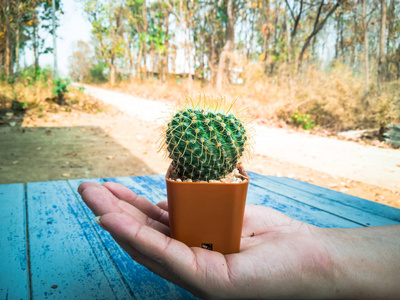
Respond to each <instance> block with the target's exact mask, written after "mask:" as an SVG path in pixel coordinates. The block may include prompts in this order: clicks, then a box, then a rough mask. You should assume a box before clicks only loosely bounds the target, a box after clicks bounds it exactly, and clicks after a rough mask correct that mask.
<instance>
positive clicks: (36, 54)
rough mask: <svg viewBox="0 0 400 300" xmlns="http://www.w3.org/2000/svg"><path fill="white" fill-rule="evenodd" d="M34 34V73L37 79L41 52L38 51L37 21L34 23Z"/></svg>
mask: <svg viewBox="0 0 400 300" xmlns="http://www.w3.org/2000/svg"><path fill="white" fill-rule="evenodd" d="M32 33H33V41H32V42H33V43H32V44H33V62H34V63H33V66H34V73H35V79H36V76H37V72H38V69H39V53H38V52H39V51H38V41H37V23H36V20H34V21H33V28H32Z"/></svg>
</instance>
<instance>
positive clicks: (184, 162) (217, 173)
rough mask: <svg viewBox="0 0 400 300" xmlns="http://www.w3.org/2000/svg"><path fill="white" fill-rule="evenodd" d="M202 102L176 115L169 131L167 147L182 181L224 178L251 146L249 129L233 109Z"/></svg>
mask: <svg viewBox="0 0 400 300" xmlns="http://www.w3.org/2000/svg"><path fill="white" fill-rule="evenodd" d="M200 100H201V99H200ZM200 103H202V102H200ZM200 103H197V104H196V105H188V107H186V108H182V109H181V110H179V111H178V112H177V113H175V115H173V117H172V119H171V120H170V122H169V123H168V127H167V130H166V137H165V138H166V139H165V146H166V148H167V150H168V152H169V158H171V159H172V165H173V167H175V170H176V173H177V176H178V177H179V178H181V179H182V180H185V179H188V178H190V179H192V180H193V181H195V180H202V181H209V180H212V179H214V180H218V179H220V178H223V177H224V176H225V175H227V174H228V173H230V172H232V171H233V169H234V168H235V167H236V166H237V164H238V162H239V159H240V158H241V156H242V154H243V153H244V151H245V149H246V147H247V145H248V135H247V132H246V129H245V127H244V126H243V124H242V122H241V121H240V120H239V118H238V117H237V116H235V114H233V113H231V112H230V110H231V108H232V106H230V107H229V108H228V109H226V110H222V109H221V108H220V105H214V106H213V105H211V106H210V105H207V104H206V103H202V104H200ZM220 103H221V102H219V104H220Z"/></svg>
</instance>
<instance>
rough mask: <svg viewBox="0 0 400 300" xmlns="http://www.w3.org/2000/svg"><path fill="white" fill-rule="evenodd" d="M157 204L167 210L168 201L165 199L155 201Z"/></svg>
mask: <svg viewBox="0 0 400 300" xmlns="http://www.w3.org/2000/svg"><path fill="white" fill-rule="evenodd" d="M157 206H158V207H159V208H161V209H163V210H165V211H168V202H167V201H161V202H158V203H157Z"/></svg>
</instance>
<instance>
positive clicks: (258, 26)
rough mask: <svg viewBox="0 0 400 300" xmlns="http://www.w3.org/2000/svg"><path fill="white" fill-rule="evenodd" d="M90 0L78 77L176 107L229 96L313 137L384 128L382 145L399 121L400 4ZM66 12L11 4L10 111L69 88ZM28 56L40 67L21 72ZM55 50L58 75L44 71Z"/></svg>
mask: <svg viewBox="0 0 400 300" xmlns="http://www.w3.org/2000/svg"><path fill="white" fill-rule="evenodd" d="M79 2H80V4H81V5H83V7H84V10H85V17H86V18H87V19H88V20H89V21H90V23H91V24H92V41H91V43H85V42H83V41H79V42H77V43H76V45H74V52H73V54H72V55H71V57H70V58H69V60H70V78H71V79H72V80H73V81H79V82H84V83H91V84H105V85H107V86H108V87H111V88H113V87H114V88H115V87H117V88H119V89H123V90H125V91H129V92H132V93H136V94H140V95H143V96H147V97H153V98H166V99H171V100H176V99H178V98H180V97H182V95H184V94H197V93H199V92H200V93H202V92H204V93H208V94H210V93H211V94H222V95H224V96H226V97H228V98H232V97H234V98H238V99H239V102H240V103H243V105H247V106H250V107H253V108H255V109H253V110H252V114H253V116H255V117H258V118H263V119H266V120H283V121H285V122H286V123H290V124H292V125H295V126H300V127H303V128H304V129H313V128H314V127H315V126H316V127H319V128H324V129H327V130H331V131H335V132H339V131H343V130H349V129H363V128H379V129H380V135H381V136H380V138H382V134H383V132H384V130H385V128H386V126H387V125H388V124H392V123H398V122H399V116H400V18H399V16H400V8H399V1H398V0H380V1H371V0H347V1H346V0H336V1H327V0H308V1H305V0H295V1H294V0H264V1H259V0H258V1H249V0H243V1H240V0H236V1H234V0H228V1H198V0H192V1H182V0H178V1H174V0H169V1H146V0H118V1H110V0H81V1H79ZM62 4H63V3H62V1H59V0H55V2H54V3H53V2H51V1H50V0H26V1H24V0H16V1H11V0H1V14H0V18H1V19H0V20H1V24H0V64H1V68H0V70H1V81H2V85H1V91H0V93H1V99H2V100H1V101H2V104H1V105H2V107H3V111H4V108H5V109H6V110H7V109H10V108H13V107H14V108H21V109H25V108H29V107H37V106H38V102H39V106H40V103H41V100H40V99H38V98H49V97H50V98H51V97H58V96H59V94H61V95H63V94H65V93H66V92H67V91H68V88H67V87H68V85H69V82H68V81H66V80H63V79H59V78H58V79H57V59H56V57H57V52H56V39H57V36H56V33H57V21H58V20H57V18H58V15H59V14H60V13H62ZM42 31H47V32H48V33H49V34H51V35H53V36H54V41H55V43H54V46H53V47H45V46H44V45H45V44H44V40H43V38H42V36H41V35H40V34H39V33H40V32H42ZM27 48H30V49H31V50H32V52H33V57H34V58H33V64H32V65H31V66H24V67H22V66H21V65H22V63H21V54H23V53H24V52H25V50H26V49H27ZM50 52H53V53H54V57H55V60H54V61H55V63H54V66H53V68H50V69H46V68H40V67H39V58H40V56H41V55H42V54H44V53H50ZM56 79H57V80H56ZM27 88H28V89H30V90H29V91H28V92H26V91H25V90H26V89H27ZM46 89H47V90H46ZM44 90H45V91H44ZM150 91H151V92H150ZM32 93H34V95H37V96H34V97H32ZM35 93H36V94H35ZM61 98H63V97H61ZM57 99H58V100H57V101H63V100H62V99H60V97H58V98H57Z"/></svg>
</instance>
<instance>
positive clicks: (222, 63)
mask: <svg viewBox="0 0 400 300" xmlns="http://www.w3.org/2000/svg"><path fill="white" fill-rule="evenodd" d="M226 14H227V26H226V31H225V33H226V42H225V45H224V48H223V50H222V53H221V55H220V57H219V64H218V73H217V91H218V92H221V90H222V84H223V81H224V79H226V61H227V60H228V59H231V57H232V52H233V49H234V45H235V44H234V43H235V31H234V28H235V19H234V14H233V0H228V3H227V5H226Z"/></svg>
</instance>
